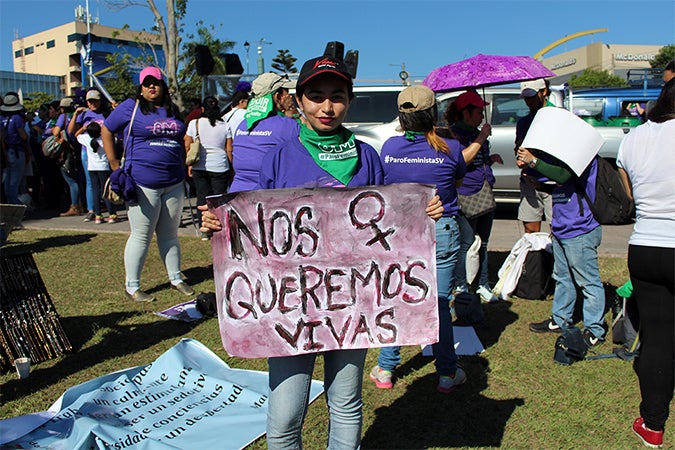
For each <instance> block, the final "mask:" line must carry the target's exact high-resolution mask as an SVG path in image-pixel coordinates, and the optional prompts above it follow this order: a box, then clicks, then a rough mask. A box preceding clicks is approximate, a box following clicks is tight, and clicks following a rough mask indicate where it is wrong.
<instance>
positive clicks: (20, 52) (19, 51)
mask: <svg viewBox="0 0 675 450" xmlns="http://www.w3.org/2000/svg"><path fill="white" fill-rule="evenodd" d="M22 56H23V52H22V51H21V50H17V51H15V52H14V57H15V58H21V57H22Z"/></svg>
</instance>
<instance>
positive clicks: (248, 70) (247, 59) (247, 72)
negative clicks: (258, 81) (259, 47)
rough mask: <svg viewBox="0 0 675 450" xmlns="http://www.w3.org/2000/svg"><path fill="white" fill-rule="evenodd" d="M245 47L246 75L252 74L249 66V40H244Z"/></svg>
mask: <svg viewBox="0 0 675 450" xmlns="http://www.w3.org/2000/svg"><path fill="white" fill-rule="evenodd" d="M244 48H245V49H246V75H250V74H251V69H250V67H249V64H248V63H249V58H248V51H249V50H251V44H249V43H248V41H246V42H244Z"/></svg>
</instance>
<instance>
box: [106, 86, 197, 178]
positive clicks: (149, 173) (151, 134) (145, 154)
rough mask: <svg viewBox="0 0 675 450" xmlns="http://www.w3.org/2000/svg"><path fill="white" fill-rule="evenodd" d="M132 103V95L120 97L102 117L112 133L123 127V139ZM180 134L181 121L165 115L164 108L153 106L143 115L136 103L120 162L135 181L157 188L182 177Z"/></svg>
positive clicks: (132, 108) (181, 133) (182, 128)
mask: <svg viewBox="0 0 675 450" xmlns="http://www.w3.org/2000/svg"><path fill="white" fill-rule="evenodd" d="M135 105H136V101H135V100H134V99H127V100H125V101H123V102H122V103H121V104H120V105H119V106H118V107H117V108H115V109H114V110H113V111H112V112H111V113H110V115H109V116H108V118H107V119H105V122H104V125H105V127H106V128H108V130H110V131H111V132H112V133H113V134H114V133H117V132H119V131H121V130H124V139H125V140H126V137H127V128H128V125H129V122H130V121H131V115H132V114H133V111H134V106H135ZM184 134H185V124H184V123H183V121H181V120H179V119H177V118H175V117H168V116H167V114H166V110H165V109H164V108H157V109H156V110H155V111H154V112H151V113H149V114H147V115H146V114H143V113H142V112H141V108H140V106H139V108H138V111H136V117H134V123H133V126H132V128H131V135H130V136H129V142H125V148H126V153H125V158H124V159H125V161H124V166H125V167H126V168H127V169H128V168H129V167H130V168H131V176H132V177H133V178H134V180H135V181H136V183H137V184H139V185H140V186H143V187H148V188H151V189H160V188H164V187H167V186H172V185H174V184H177V183H180V182H181V181H183V180H184V178H185V168H184V163H183V158H184V156H185V155H184V154H185V151H184V150H183V135H184Z"/></svg>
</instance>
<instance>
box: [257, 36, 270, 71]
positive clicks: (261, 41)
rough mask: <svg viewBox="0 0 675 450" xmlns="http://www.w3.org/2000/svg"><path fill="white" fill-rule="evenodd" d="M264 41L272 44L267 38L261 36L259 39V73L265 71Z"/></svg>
mask: <svg viewBox="0 0 675 450" xmlns="http://www.w3.org/2000/svg"><path fill="white" fill-rule="evenodd" d="M263 43H265V44H268V45H272V43H271V42H267V41H266V40H265V38H260V40H259V41H258V75H260V74H261V73H263V72H264V71H265V60H264V59H263V56H262V49H263Z"/></svg>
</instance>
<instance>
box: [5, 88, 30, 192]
mask: <svg viewBox="0 0 675 450" xmlns="http://www.w3.org/2000/svg"><path fill="white" fill-rule="evenodd" d="M0 110H1V111H2V116H1V117H2V120H0V127H1V129H0V134H1V135H2V142H1V143H0V144H1V145H2V167H3V169H2V181H3V182H2V188H3V190H4V194H5V197H6V201H7V203H10V204H14V205H21V204H22V203H21V201H20V200H19V185H20V184H21V180H22V179H23V176H24V172H25V169H26V164H27V163H28V161H30V153H28V147H27V145H26V144H27V143H28V135H27V134H26V131H25V130H24V124H25V121H24V116H23V112H24V109H23V105H22V104H21V102H20V101H19V95H18V94H17V93H16V92H7V94H5V96H4V98H3V99H2V106H0Z"/></svg>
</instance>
